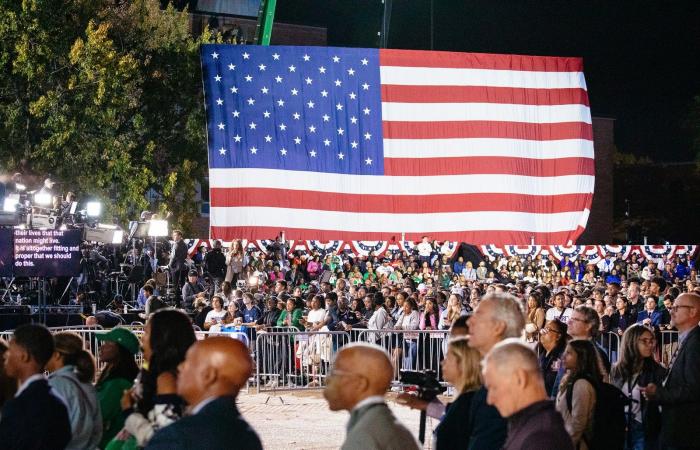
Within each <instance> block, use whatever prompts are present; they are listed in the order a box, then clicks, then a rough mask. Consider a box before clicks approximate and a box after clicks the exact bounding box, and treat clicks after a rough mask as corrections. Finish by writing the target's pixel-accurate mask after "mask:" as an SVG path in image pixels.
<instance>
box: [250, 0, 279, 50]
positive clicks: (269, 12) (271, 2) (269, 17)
mask: <svg viewBox="0 0 700 450" xmlns="http://www.w3.org/2000/svg"><path fill="white" fill-rule="evenodd" d="M276 7H277V0H260V9H258V24H257V26H256V27H255V40H254V41H253V43H254V44H259V45H270V38H271V37H272V25H273V24H274V22H275V8H276Z"/></svg>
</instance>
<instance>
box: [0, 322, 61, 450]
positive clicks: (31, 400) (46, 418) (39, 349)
mask: <svg viewBox="0 0 700 450" xmlns="http://www.w3.org/2000/svg"><path fill="white" fill-rule="evenodd" d="M53 352H54V343H53V337H52V336H51V333H49V330H47V329H46V327H44V326H42V325H34V324H29V325H22V326H20V327H18V328H17V329H16V330H15V332H14V336H13V338H12V341H11V342H10V346H9V348H8V350H7V351H6V352H5V362H4V364H5V371H6V373H7V375H8V376H10V377H12V378H15V379H16V380H17V381H18V382H19V389H17V393H16V394H15V397H14V398H13V399H11V400H9V401H8V402H7V403H5V405H4V407H3V409H2V419H1V420H0V449H13V450H17V449H38V448H41V449H62V448H65V447H66V445H67V444H68V442H69V441H70V439H71V428H70V422H69V420H68V411H67V409H66V406H65V404H64V402H63V401H62V400H60V399H59V398H58V397H56V396H55V395H54V394H53V393H52V391H51V387H50V386H49V383H48V382H47V381H46V378H45V377H44V366H46V363H47V362H48V361H49V359H50V358H51V356H52V355H53Z"/></svg>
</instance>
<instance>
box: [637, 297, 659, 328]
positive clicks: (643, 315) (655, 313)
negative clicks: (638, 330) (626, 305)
mask: <svg viewBox="0 0 700 450" xmlns="http://www.w3.org/2000/svg"><path fill="white" fill-rule="evenodd" d="M644 308H645V309H644V310H643V311H639V313H637V323H641V324H642V325H644V326H647V327H651V328H653V329H654V330H656V331H658V330H659V327H660V326H661V324H662V323H663V322H662V319H663V314H662V313H661V311H659V309H658V308H657V307H656V298H654V297H648V298H647V299H646V302H645V303H644Z"/></svg>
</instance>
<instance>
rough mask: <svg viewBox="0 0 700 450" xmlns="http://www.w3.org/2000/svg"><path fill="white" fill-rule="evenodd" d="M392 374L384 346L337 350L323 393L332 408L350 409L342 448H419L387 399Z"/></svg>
mask: <svg viewBox="0 0 700 450" xmlns="http://www.w3.org/2000/svg"><path fill="white" fill-rule="evenodd" d="M393 374H394V368H393V367H392V365H391V361H390V360H389V355H387V353H386V352H385V351H384V349H382V348H381V347H378V346H376V345H371V344H359V343H358V344H351V345H347V346H345V347H343V349H342V350H341V351H340V352H338V356H337V358H336V360H335V366H334V368H333V370H332V371H331V373H330V375H329V376H328V379H327V385H326V389H325V390H324V391H323V396H324V397H325V398H326V401H328V407H329V408H330V409H331V411H340V410H347V411H349V412H350V421H349V422H348V425H347V435H346V436H345V442H343V445H342V447H341V449H342V450H355V449H356V450H371V449H376V450H379V449H396V450H418V442H417V441H416V439H415V438H414V437H413V435H412V434H411V432H410V431H408V429H406V427H404V426H403V425H401V423H399V421H398V420H397V419H396V417H394V415H393V414H392V412H391V410H390V409H389V407H388V406H387V405H386V403H385V402H384V394H386V391H387V389H389V385H390V384H391V379H392V377H393Z"/></svg>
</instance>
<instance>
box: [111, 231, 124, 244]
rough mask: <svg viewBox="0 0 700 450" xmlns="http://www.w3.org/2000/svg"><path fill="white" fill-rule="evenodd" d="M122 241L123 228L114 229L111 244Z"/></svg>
mask: <svg viewBox="0 0 700 450" xmlns="http://www.w3.org/2000/svg"><path fill="white" fill-rule="evenodd" d="M122 242H124V230H115V231H114V235H113V236H112V244H121V243H122Z"/></svg>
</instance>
